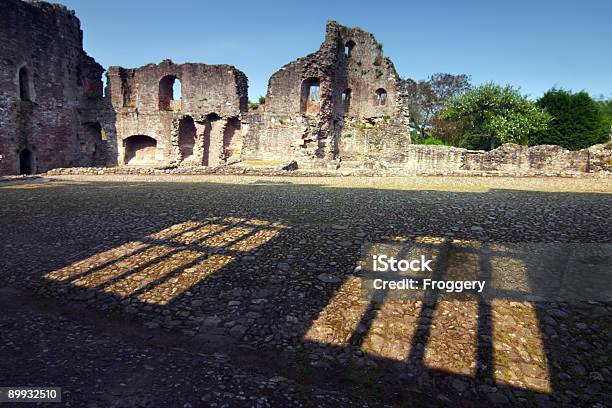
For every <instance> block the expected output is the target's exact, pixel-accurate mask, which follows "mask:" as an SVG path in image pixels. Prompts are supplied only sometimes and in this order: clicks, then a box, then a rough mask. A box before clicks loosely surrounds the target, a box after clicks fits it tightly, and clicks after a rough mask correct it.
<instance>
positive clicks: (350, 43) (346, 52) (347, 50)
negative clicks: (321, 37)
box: [344, 40, 355, 58]
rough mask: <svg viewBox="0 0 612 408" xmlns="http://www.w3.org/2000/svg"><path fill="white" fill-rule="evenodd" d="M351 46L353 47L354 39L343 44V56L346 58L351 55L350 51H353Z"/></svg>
mask: <svg viewBox="0 0 612 408" xmlns="http://www.w3.org/2000/svg"><path fill="white" fill-rule="evenodd" d="M353 47H355V41H353V40H351V41H347V42H346V44H344V56H345V57H346V58H350V57H351V51H353Z"/></svg>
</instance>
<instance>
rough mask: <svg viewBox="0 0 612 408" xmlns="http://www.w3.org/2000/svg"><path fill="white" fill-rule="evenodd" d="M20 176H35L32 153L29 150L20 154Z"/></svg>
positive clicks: (24, 150)
mask: <svg viewBox="0 0 612 408" xmlns="http://www.w3.org/2000/svg"><path fill="white" fill-rule="evenodd" d="M19 174H34V165H33V161H32V152H31V151H30V150H29V149H23V150H22V151H21V152H20V153H19Z"/></svg>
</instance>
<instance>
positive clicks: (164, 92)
mask: <svg viewBox="0 0 612 408" xmlns="http://www.w3.org/2000/svg"><path fill="white" fill-rule="evenodd" d="M181 96H182V92H181V81H180V80H179V79H178V78H177V77H175V76H174V75H166V76H165V77H163V78H162V79H161V80H160V81H159V110H181Z"/></svg>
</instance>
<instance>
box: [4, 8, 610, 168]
mask: <svg viewBox="0 0 612 408" xmlns="http://www.w3.org/2000/svg"><path fill="white" fill-rule="evenodd" d="M0 36H1V38H2V42H1V43H0V175H7V174H20V173H21V174H32V173H39V172H45V171H48V170H50V169H53V168H61V167H102V166H107V167H109V166H120V167H119V168H121V167H126V168H128V169H129V168H130V167H149V166H150V167H157V168H159V167H162V168H163V167H176V166H178V167H179V168H181V167H192V166H193V167H202V166H224V165H232V164H235V163H238V162H241V163H242V165H243V166H249V165H250V164H249V163H253V162H254V161H256V162H258V163H269V164H271V163H277V162H283V163H287V162H290V161H295V162H296V163H297V164H298V166H299V167H300V168H308V167H311V168H323V169H325V168H331V169H337V168H342V169H347V168H348V169H351V168H370V169H377V170H383V171H384V170H386V169H388V170H393V171H394V172H396V173H397V172H398V171H399V172H400V173H401V172H402V171H406V172H410V171H422V170H441V171H447V170H448V171H455V170H484V171H518V172H525V171H532V170H537V171H542V170H546V169H550V170H553V171H578V172H584V171H599V170H611V169H612V160H611V159H610V152H611V151H612V149H611V148H610V146H611V145H607V146H603V145H600V146H594V147H593V148H590V149H586V150H583V151H580V152H568V151H566V150H564V149H561V148H559V147H556V146H537V147H534V148H529V149H527V148H526V147H521V146H509V145H506V146H502V147H500V148H499V149H496V150H495V151H492V152H472V151H468V150H465V149H457V148H448V147H442V146H435V147H433V146H421V145H411V144H410V136H409V128H408V123H409V111H408V108H407V106H408V105H407V101H406V96H405V95H404V94H403V93H402V88H401V86H400V77H399V75H398V74H397V72H396V71H395V68H394V66H393V63H392V62H391V60H390V59H389V58H387V57H385V56H384V54H383V52H382V45H381V44H380V43H378V42H377V41H376V39H375V38H374V36H373V35H372V34H370V33H367V32H365V31H363V30H361V29H359V28H348V27H344V26H342V25H340V24H338V23H336V22H334V21H330V22H329V23H328V24H327V27H326V32H325V39H324V41H323V43H322V44H321V47H320V48H319V50H318V51H316V52H314V53H312V54H310V55H308V56H306V57H303V58H300V59H298V60H296V61H293V62H291V63H289V64H287V65H285V66H284V67H282V68H281V69H280V70H279V71H277V72H276V73H275V74H274V75H272V77H271V78H270V81H269V84H268V92H267V96H266V101H265V104H263V105H261V106H259V107H258V108H257V109H249V107H248V94H247V77H246V76H245V75H244V74H243V73H242V72H241V71H239V70H238V69H236V68H234V67H232V66H230V65H207V64H196V63H186V64H174V63H172V61H170V60H165V61H162V62H161V63H159V64H148V65H145V66H143V67H140V68H133V69H127V68H121V67H110V68H108V71H107V72H106V77H107V85H106V92H105V93H103V89H102V80H101V79H102V74H103V72H104V69H103V68H102V66H100V65H99V64H98V63H96V62H95V61H94V59H93V58H91V57H89V56H88V55H87V54H86V53H85V52H84V51H83V46H82V43H83V34H82V32H81V30H80V23H79V20H78V19H77V18H76V17H75V15H74V12H72V11H70V10H67V9H66V8H65V7H64V6H61V5H56V4H49V3H45V2H39V1H35V2H29V1H21V0H2V1H0ZM293 166H295V164H294V165H293Z"/></svg>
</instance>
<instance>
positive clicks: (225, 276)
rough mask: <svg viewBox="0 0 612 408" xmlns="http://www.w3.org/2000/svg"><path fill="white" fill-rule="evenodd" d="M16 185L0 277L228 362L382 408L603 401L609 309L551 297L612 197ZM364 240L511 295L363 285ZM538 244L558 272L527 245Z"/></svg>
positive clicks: (437, 273)
mask: <svg viewBox="0 0 612 408" xmlns="http://www.w3.org/2000/svg"><path fill="white" fill-rule="evenodd" d="M8 187H12V188H5V189H3V190H0V194H2V195H3V197H4V198H5V200H3V203H2V205H1V207H0V212H1V214H2V217H1V220H0V229H1V230H2V231H3V239H2V240H3V242H2V244H3V249H2V259H3V266H2V268H1V273H2V276H3V279H5V280H6V281H8V282H9V283H10V284H11V285H14V286H22V285H27V286H28V287H32V288H33V289H34V290H36V291H37V292H40V293H49V294H52V295H53V296H55V297H59V298H61V299H63V300H64V301H66V302H68V303H69V304H70V302H76V301H80V302H84V303H86V304H87V305H89V306H91V308H92V309H94V310H103V311H113V313H118V314H120V315H130V316H136V317H137V319H139V320H141V321H143V322H144V324H145V326H147V327H148V328H149V329H153V330H159V331H160V333H161V331H162V330H171V332H173V333H180V334H181V335H184V336H187V337H190V338H193V340H192V341H193V342H195V343H201V344H203V345H207V346H206V347H209V348H210V349H211V350H214V349H220V350H225V351H229V355H230V356H231V354H232V350H236V353H238V350H242V352H241V353H242V354H240V355H241V358H244V361H245V363H244V364H245V366H247V365H251V366H253V367H257V365H262V366H263V365H270V366H272V367H274V369H275V370H278V371H280V372H282V373H283V374H284V375H286V376H287V377H289V378H291V379H294V380H296V381H297V382H298V383H305V384H316V385H318V386H323V387H330V388H334V389H340V390H346V392H349V393H356V394H359V395H364V396H365V398H366V399H369V400H370V401H372V402H373V403H374V404H376V403H377V402H378V403H388V404H392V405H402V404H405V405H407V406H409V405H411V404H419V403H427V402H428V401H429V402H430V403H431V401H432V399H433V401H435V403H434V404H440V405H446V404H449V405H459V406H462V405H463V406H471V405H480V404H481V403H482V404H483V405H484V404H491V403H493V404H526V405H530V404H546V403H550V402H565V403H569V402H573V403H589V404H596V403H598V402H601V401H603V400H604V399H605V398H606V396H609V383H607V385H606V382H607V380H605V381H604V380H603V379H601V380H600V379H599V377H598V376H597V374H599V375H600V376H601V375H602V374H606V373H607V370H608V369H607V368H606V367H609V354H610V353H609V342H607V341H606V339H607V340H609V338H608V336H607V335H606V334H605V333H606V332H607V333H609V329H610V319H609V310H610V303H609V302H607V303H606V302H603V300H606V298H599V299H592V298H587V297H586V296H587V295H585V297H583V298H580V297H579V298H572V296H571V293H569V294H568V293H565V295H566V296H565V297H563V296H561V295H559V296H560V298H559V299H553V298H552V296H553V295H554V294H559V293H560V292H559V288H560V287H561V285H550V286H546V285H544V286H546V288H548V289H547V290H552V292H550V293H549V292H546V291H544V292H546V293H540V292H542V291H541V290H540V289H541V288H542V285H543V284H544V283H545V282H551V281H556V280H559V279H561V278H560V277H563V276H566V275H564V273H566V272H568V264H569V263H570V258H571V257H569V254H567V252H566V250H567V248H568V245H574V247H572V248H574V249H573V250H576V248H577V247H576V245H578V247H580V245H588V244H591V245H600V244H610V242H612V239H611V238H612V236H611V235H610V231H612V228H611V227H612V226H611V225H610V221H609V218H607V216H608V215H609V211H610V206H611V201H610V196H609V195H606V194H592V193H546V192H536V191H520V190H490V191H488V192H486V193H477V192H469V193H462V192H445V191H402V190H378V189H366V188H361V189H356V188H348V187H347V188H328V187H325V186H319V185H298V184H285V183H281V184H277V183H265V182H258V183H253V184H247V185H236V184H222V183H181V184H171V183H101V182H100V183H91V184H88V183H81V184H72V183H70V182H65V183H61V182H58V183H55V184H54V183H47V184H45V185H44V188H43V186H42V185H41V186H37V184H32V185H29V186H28V185H24V186H19V185H14V186H8ZM368 242H374V243H381V242H382V243H402V244H403V245H406V246H408V247H410V248H411V250H414V251H416V252H415V254H417V253H420V252H419V251H421V252H423V251H424V252H427V251H429V252H428V253H430V255H431V256H432V257H434V258H435V259H436V262H434V264H435V269H434V272H433V275H432V277H433V278H434V279H438V278H439V279H449V278H450V277H455V278H457V277H461V278H469V279H487V280H489V281H490V282H493V281H494V280H495V279H496V281H495V282H496V285H497V289H499V290H498V291H496V292H495V293H493V294H490V295H489V296H476V295H475V296H468V297H465V298H453V297H449V296H446V295H444V294H443V295H441V294H440V293H439V292H436V291H425V292H423V293H421V295H422V296H420V297H419V298H418V299H395V298H392V297H389V293H382V296H375V295H373V294H367V293H365V294H364V292H363V290H362V289H363V287H362V286H363V279H362V278H361V277H360V276H359V275H358V274H356V273H354V268H355V266H356V265H357V264H358V263H359V262H360V256H361V250H362V245H363V244H365V243H368ZM542 244H544V248H547V249H546V250H549V251H552V253H549V254H548V255H547V256H546V257H544V258H546V259H548V261H549V263H548V264H542V263H541V262H540V263H538V262H535V261H534V260H535V259H537V258H538V256H539V255H538V252H537V250H535V249H534V250H531V249H529V248H530V246H529V245H536V246H537V245H540V246H539V247H537V248H540V249H541V248H543V247H542ZM563 245H565V246H563ZM517 248H518V249H517ZM525 248H527V249H525ZM550 248H553V249H552V250H550ZM597 248H598V249H597V250H598V251H600V252H601V251H603V252H601V253H599V255H597V256H599V258H597V257H595V258H593V257H590V258H588V259H587V258H584V257H582V258H581V257H580V256H578V257H573V258H571V259H573V260H574V262H578V264H580V265H582V266H583V267H584V264H585V263H588V262H591V263H592V264H593V265H594V269H593V270H595V271H596V272H597V274H599V272H600V271H603V272H602V273H604V272H605V269H606V268H605V267H604V268H602V267H601V266H602V265H604V266H605V265H608V266H609V265H610V263H609V260H610V256H611V254H610V249H609V248H610V247H609V245H608V246H605V245H604V246H603V247H601V246H598V247H597ZM602 248H603V249H602ZM538 250H539V249H538ZM563 254H565V255H566V257H565V258H563V257H560V256H561V255H563ZM500 259H501V261H500ZM576 259H578V261H576ZM585 259H586V260H585ZM555 262H557V263H556V264H555ZM543 265H544V267H543ZM466 266H468V267H467V269H466V268H465V267H466ZM574 266H576V265H575V264H574ZM583 269H584V268H583ZM587 269H588V268H587ZM552 270H555V271H558V272H559V274H555V273H551V271H552ZM506 276H511V277H512V279H510V280H511V282H510V283H508V282H507V280H504V277H506ZM572 276H573V278H572V279H574V280H576V278H575V275H572ZM597 276H599V275H597ZM607 282H608V284H609V280H608V281H607ZM491 284H493V283H491ZM504 284H509V285H510V286H509V287H511V288H512V290H509V289H508V290H504ZM603 284H604V285H605V281H604V283H603ZM569 286H571V285H569ZM565 287H566V288H567V287H568V285H566V286H565ZM517 290H518V292H517ZM570 292H571V290H570ZM551 293H552V294H553V295H551ZM379 295H380V294H379ZM530 295H533V297H529V296H530ZM602 296H603V295H602ZM587 300H600V301H602V302H587ZM245 350H247V353H248V354H250V355H249V356H248V357H245V356H244V351H245ZM272 356H274V358H275V359H276V360H277V361H275V362H272V361H271V357H272ZM247 360H249V361H248V362H247ZM593 373H597V374H593ZM477 401H478V402H477Z"/></svg>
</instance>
